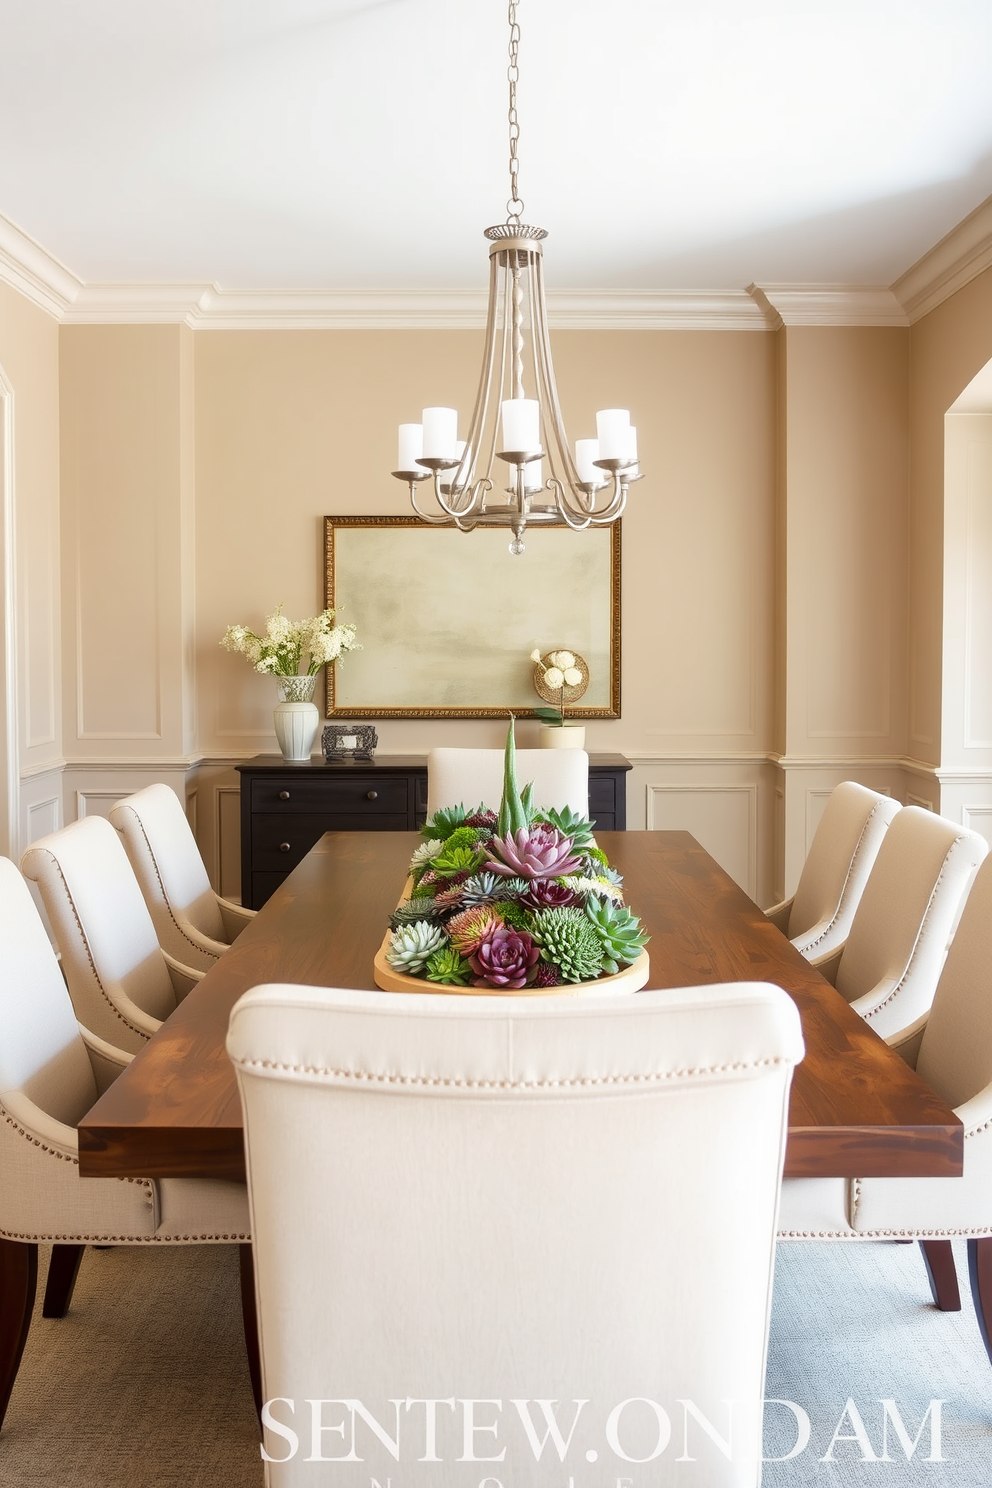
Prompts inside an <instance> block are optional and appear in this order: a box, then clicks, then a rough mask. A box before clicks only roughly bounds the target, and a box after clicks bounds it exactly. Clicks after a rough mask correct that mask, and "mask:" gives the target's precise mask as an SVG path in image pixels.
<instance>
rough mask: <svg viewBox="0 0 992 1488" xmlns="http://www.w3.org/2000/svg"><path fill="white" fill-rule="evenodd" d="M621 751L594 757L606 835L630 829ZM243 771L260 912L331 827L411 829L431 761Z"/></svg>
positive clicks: (593, 785)
mask: <svg viewBox="0 0 992 1488" xmlns="http://www.w3.org/2000/svg"><path fill="white" fill-rule="evenodd" d="M630 768H631V766H630V761H629V760H626V759H624V757H623V755H622V754H591V755H590V756H589V815H590V817H591V819H592V820H593V822H595V824H596V826H598V827H599V829H600V831H601V832H618V831H625V830H626V827H627V771H628V770H629V769H630ZM238 771H239V773H240V775H241V898H242V902H243V903H244V904H247V905H248V907H249V908H250V909H260V908H261V907H262V905H263V904H264V903H265V901H266V899H268V898H269V896H270V895H271V894H273V893H275V891H276V889H277V888H278V887H279V885H280V884H281V883H282V881H283V879H284V878H285V877H286V875H287V874H288V873H290V872H291V870H292V869H293V868H295V867H296V865H297V863H299V862H301V861H302V860H303V858H304V857H305V856H306V854H307V853H308V852H309V851H310V849H311V848H312V847H313V845H314V843H315V842H316V841H317V839H318V838H319V837H322V836H323V834H324V833H325V832H375V831H378V832H407V831H412V830H414V829H416V828H417V827H419V826H420V825H421V823H422V822H423V821H424V820H425V818H426V816H427V760H426V757H425V756H424V755H417V754H393V755H384V756H383V758H382V759H377V760H373V761H372V763H371V764H368V763H364V762H363V763H361V764H331V765H329V764H326V763H325V762H324V761H323V760H321V759H310V760H306V761H303V762H301V763H300V764H289V763H288V762H287V761H286V760H284V759H281V758H280V757H279V755H277V754H258V755H256V756H255V758H254V759H250V760H245V761H244V763H243V764H240V765H238Z"/></svg>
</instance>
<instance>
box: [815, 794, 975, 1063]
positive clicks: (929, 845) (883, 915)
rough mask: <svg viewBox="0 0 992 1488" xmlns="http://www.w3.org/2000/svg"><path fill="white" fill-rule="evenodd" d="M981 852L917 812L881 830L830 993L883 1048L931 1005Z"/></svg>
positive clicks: (968, 834) (954, 829) (964, 834)
mask: <svg viewBox="0 0 992 1488" xmlns="http://www.w3.org/2000/svg"><path fill="white" fill-rule="evenodd" d="M987 852H988V844H987V843H986V841H985V839H984V838H983V837H980V836H979V835H978V833H977V832H972V831H969V830H968V829H967V828H966V827H960V826H958V825H957V824H956V823H954V822H951V821H947V820H946V819H945V818H944V817H942V816H935V815H934V813H933V812H931V811H924V810H922V809H921V808H920V807H919V806H906V807H905V808H904V809H903V810H902V811H900V812H899V814H898V815H897V816H896V818H895V820H894V821H893V822H892V825H891V826H890V827H889V829H888V831H887V833H886V834H885V838H884V840H883V842H882V845H881V847H880V848H879V851H878V857H877V858H876V859H875V866H874V868H873V869H872V871H871V873H870V875H869V877H868V883H867V884H866V886H865V891H864V894H863V895H862V897H861V903H860V904H859V906H858V910H857V913H856V914H855V916H854V923H853V924H852V926H851V933H850V935H849V936H848V939H847V944H846V945H845V947H844V950H843V953H842V955H841V957H840V960H839V964H838V966H837V970H836V975H835V978H834V985H835V986H836V988H837V990H838V992H840V993H842V994H843V995H844V996H845V997H846V998H847V1000H848V1002H850V1003H851V1004H852V1005H853V1006H854V1007H855V1008H856V1009H857V1011H858V1012H859V1013H860V1014H861V1016H862V1017H863V1018H865V1019H867V1021H868V1022H869V1023H870V1024H871V1026H872V1028H874V1029H875V1031H876V1033H878V1034H880V1035H881V1037H882V1038H884V1039H887V1040H888V1042H890V1043H895V1042H898V1041H900V1040H901V1039H902V1038H904V1037H905V1036H906V1034H907V1031H908V1030H909V1029H911V1028H912V1027H913V1025H915V1024H916V1023H917V1022H918V1020H919V1019H920V1018H923V1017H925V1016H926V1015H927V1014H928V1012H929V1010H930V1005H931V1003H932V1002H933V995H934V991H935V989H936V986H937V980H938V978H939V976H940V973H941V969H942V968H943V965H944V957H945V955H946V953H947V946H948V942H949V940H950V938H951V935H952V933H953V931H954V927H955V924H956V922H957V918H958V914H959V912H960V909H961V904H962V900H963V898H964V896H965V894H966V893H967V891H968V888H969V886H970V884H971V882H972V879H973V878H974V876H975V870H976V869H977V867H978V865H979V864H980V863H981V861H982V859H983V858H984V857H985V855H986V853H987Z"/></svg>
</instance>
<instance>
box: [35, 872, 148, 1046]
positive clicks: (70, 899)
mask: <svg viewBox="0 0 992 1488" xmlns="http://www.w3.org/2000/svg"><path fill="white" fill-rule="evenodd" d="M48 856H49V857H50V858H51V860H52V862H53V863H54V864H55V867H56V869H57V870H58V875H59V878H60V879H61V880H62V883H63V885H64V887H65V895H66V899H67V900H68V902H69V908H70V909H71V910H72V917H73V919H74V920H75V922H76V925H77V928H78V930H79V934H80V936H81V937H82V942H83V945H84V946H85V948H86V959H87V961H88V962H89V963H90V970H91V971H92V973H93V979H94V981H95V982H96V984H97V986H98V987H99V989H100V994H101V996H102V997H103V999H104V1001H105V1002H106V1004H107V1006H108V1007H109V1008H110V1010H111V1012H112V1013H113V1014H114V1016H115V1017H116V1018H118V1019H120V1021H121V1022H122V1023H123V1024H124V1027H125V1028H129V1029H130V1030H131V1032H132V1033H136V1034H138V1036H139V1037H140V1038H143V1039H147V1038H148V1037H149V1035H148V1034H147V1033H146V1032H145V1030H144V1029H143V1028H139V1027H138V1026H137V1025H136V1024H135V1023H132V1022H131V1020H130V1018H127V1017H125V1015H124V1014H123V1013H122V1012H121V1010H120V1008H119V1007H118V1006H117V1004H116V1003H115V1002H114V1001H113V999H112V998H111V997H110V996H109V995H108V993H107V990H106V988H105V987H104V985H103V982H102V981H101V980H100V974H99V972H98V971H97V969H96V966H95V965H94V964H93V956H92V954H91V952H90V943H89V941H88V940H87V939H86V931H85V930H84V929H83V926H82V921H81V920H80V918H79V916H78V914H77V913H76V905H75V902H74V900H73V897H72V894H71V893H70V891H69V885H68V884H67V883H66V881H65V874H64V873H63V872H62V864H61V863H60V862H59V860H58V858H57V857H56V856H55V854H54V853H48ZM149 1016H151V1015H150V1014H149Z"/></svg>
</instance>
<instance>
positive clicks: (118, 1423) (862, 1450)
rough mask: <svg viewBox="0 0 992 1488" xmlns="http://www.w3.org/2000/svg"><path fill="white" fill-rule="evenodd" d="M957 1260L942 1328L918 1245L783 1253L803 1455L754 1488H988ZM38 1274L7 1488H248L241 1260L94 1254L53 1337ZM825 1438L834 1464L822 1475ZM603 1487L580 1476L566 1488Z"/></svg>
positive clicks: (774, 1428) (778, 1425)
mask: <svg viewBox="0 0 992 1488" xmlns="http://www.w3.org/2000/svg"><path fill="white" fill-rule="evenodd" d="M957 1260H958V1274H959V1278H960V1280H961V1282H962V1284H963V1286H962V1290H963V1294H964V1295H963V1299H962V1300H963V1307H962V1311H961V1312H960V1313H940V1312H938V1311H937V1310H936V1309H935V1308H934V1307H933V1305H932V1304H931V1301H930V1293H929V1289H928V1287H927V1281H926V1276H925V1273H924V1270H923V1261H922V1258H921V1256H920V1253H919V1249H918V1247H917V1246H915V1245H888V1244H885V1245H798V1244H797V1245H787V1246H783V1247H781V1248H780V1251H779V1256H778V1264H777V1270H776V1285H775V1311H774V1318H773V1323H772V1337H771V1348H770V1352H769V1362H768V1385H767V1391H766V1393H767V1395H768V1396H769V1397H770V1398H771V1397H775V1398H778V1399H780V1400H786V1401H789V1402H791V1404H792V1405H793V1406H795V1407H798V1408H799V1410H800V1411H804V1412H805V1413H806V1416H807V1417H808V1419H809V1424H810V1438H809V1444H808V1446H806V1447H805V1449H804V1450H803V1451H802V1452H800V1453H799V1454H798V1455H797V1456H795V1457H794V1458H793V1459H792V1460H791V1461H786V1462H772V1463H769V1464H768V1465H767V1466H766V1468H765V1477H764V1482H765V1488H869V1485H870V1488H989V1484H990V1483H992V1368H990V1366H989V1363H988V1360H987V1358H986V1355H985V1350H984V1348H983V1346H982V1344H981V1341H980V1339H979V1336H978V1327H977V1324H976V1321H975V1315H974V1310H973V1308H972V1304H971V1297H970V1295H969V1293H968V1288H967V1267H966V1262H965V1254H964V1247H963V1245H962V1246H961V1247H960V1249H959V1253H958V1255H957ZM46 1268H47V1255H46V1256H43V1258H42V1263H41V1268H40V1274H41V1284H40V1286H39V1301H38V1312H37V1315H36V1318H35V1321H34V1323H33V1325H32V1330H31V1337H30V1338H29V1341H28V1347H27V1350H26V1353H25V1357H24V1363H23V1364H22V1366H21V1373H20V1376H19V1378H18V1382H17V1385H16V1387H15V1391H14V1395H13V1398H12V1400H11V1404H10V1409H9V1411H8V1414H7V1421H6V1424H5V1426H4V1430H3V1434H2V1436H0V1488H36V1485H37V1488H42V1485H44V1488H252V1485H256V1488H257V1485H260V1484H261V1482H262V1468H261V1463H260V1460H259V1455H258V1437H257V1433H256V1422H255V1415H254V1410H253V1406H252V1400H251V1389H250V1386H249V1382H248V1369H247V1365H246V1362H245V1354H244V1343H243V1337H242V1333H241V1306H240V1293H239V1287H238V1258H237V1250H236V1248H235V1247H234V1246H230V1247H228V1246H207V1245H204V1246H188V1247H182V1248H177V1249H175V1250H171V1251H169V1250H161V1251H151V1250H140V1249H127V1248H124V1247H122V1248H120V1249H116V1250H102V1251H94V1250H87V1252H86V1255H85V1257H84V1260H83V1266H82V1269H81V1271H80V1275H79V1281H78V1283H77V1285H76V1294H75V1297H74V1299H73V1305H72V1309H71V1311H70V1313H69V1316H68V1317H66V1318H64V1319H62V1320H60V1321H46V1320H45V1319H44V1318H42V1317H41V1316H40V1306H41V1292H42V1291H43V1289H44V1277H45V1274H46ZM934 1399H940V1400H942V1401H943V1402H944V1403H943V1405H942V1406H941V1432H940V1452H941V1456H942V1457H943V1458H944V1459H945V1460H943V1461H931V1460H929V1459H930V1457H931V1456H932V1453H933V1433H932V1429H931V1428H932V1416H931V1419H930V1422H929V1423H928V1424H927V1425H926V1426H925V1427H924V1430H923V1432H922V1433H921V1434H920V1439H919V1442H918V1444H917V1446H916V1447H915V1449H912V1441H913V1439H914V1438H915V1437H916V1435H917V1432H918V1430H919V1427H920V1423H921V1422H922V1421H923V1420H924V1417H925V1415H926V1412H927V1409H928V1407H929V1405H930V1402H931V1400H934ZM849 1400H850V1401H851V1402H852V1403H853V1406H854V1409H855V1411H856V1413H857V1419H856V1420H855V1418H854V1417H852V1415H851V1413H850V1412H849V1411H848V1409H847V1402H848V1401H849ZM883 1400H892V1401H894V1402H895V1406H896V1409H897V1410H898V1413H899V1419H900V1422H901V1424H902V1426H903V1429H904V1432H905V1435H906V1440H907V1443H908V1444H909V1446H910V1448H911V1449H912V1456H911V1458H910V1459H909V1460H907V1457H906V1451H905V1448H904V1447H903V1446H902V1445H901V1444H900V1441H899V1436H898V1433H897V1431H896V1430H895V1429H894V1427H893V1425H892V1422H891V1416H890V1419H889V1424H888V1425H887V1427H886V1439H887V1441H888V1449H889V1456H890V1459H891V1460H890V1461H883V1460H872V1458H871V1457H870V1456H868V1455H867V1454H868V1453H873V1454H874V1457H875V1459H879V1458H881V1456H882V1423H883V1416H884V1409H883V1406H882V1405H881V1402H882V1401H883ZM796 1422H797V1416H796V1414H795V1412H794V1411H793V1410H792V1409H791V1408H790V1407H783V1406H775V1407H770V1408H769V1412H768V1417H767V1427H766V1451H767V1453H768V1455H769V1456H771V1455H779V1456H782V1455H784V1454H785V1453H786V1452H788V1451H790V1450H791V1449H792V1448H793V1446H794V1445H795V1444H796V1429H797V1428H796ZM859 1426H860V1428H861V1431H862V1433H863V1436H862V1438H861V1439H860V1440H859V1433H858V1427H859ZM835 1436H836V1437H837V1440H836V1441H835V1442H834V1445H833V1448H832V1450H831V1451H830V1455H831V1457H832V1459H833V1460H831V1461H826V1462H824V1461H822V1460H820V1459H822V1458H823V1457H824V1456H825V1455H826V1454H827V1452H828V1449H830V1443H831V1440H832V1438H834V1437H835ZM645 1471H646V1470H642V1472H641V1476H642V1477H643V1476H644V1472H645ZM676 1471H677V1470H676ZM654 1480H655V1478H654V1475H652V1477H651V1481H654ZM565 1481H567V1479H565V1480H563V1483H564V1482H565ZM612 1481H613V1480H612V1479H611V1480H610V1482H609V1483H608V1484H607V1483H605V1481H604V1483H603V1484H602V1485H595V1484H592V1483H591V1482H587V1481H586V1479H585V1475H584V1474H583V1475H582V1477H580V1478H576V1488H612ZM644 1482H645V1485H646V1488H649V1480H648V1478H647V1477H644ZM563 1483H562V1484H561V1485H558V1484H557V1480H556V1488H563Z"/></svg>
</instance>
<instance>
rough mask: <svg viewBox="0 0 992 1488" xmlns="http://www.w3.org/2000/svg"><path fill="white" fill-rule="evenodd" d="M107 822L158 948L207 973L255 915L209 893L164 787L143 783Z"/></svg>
mask: <svg viewBox="0 0 992 1488" xmlns="http://www.w3.org/2000/svg"><path fill="white" fill-rule="evenodd" d="M110 822H111V825H112V826H113V827H115V828H116V829H117V831H118V832H119V833H120V835H121V839H122V841H123V843H124V848H125V851H126V852H127V855H128V859H129V861H130V864H131V867H132V868H133V869H134V876H135V878H136V879H137V880H138V885H139V887H140V889H141V892H142V895H143V896H144V900H145V903H146V905H147V906H148V912H149V914H150V915H151V917H152V924H153V925H154V926H155V933H156V934H157V936H158V943H159V945H160V946H161V947H162V949H163V950H165V951H168V952H169V955H170V956H174V957H175V959H176V960H177V961H180V962H182V963H183V964H184V965H186V966H193V967H197V968H198V969H199V970H200V971H209V970H210V968H211V966H213V965H214V963H215V962H216V961H217V959H218V957H220V956H222V955H223V954H224V952H225V951H226V950H228V949H229V948H230V945H231V942H232V941H233V940H234V939H235V938H236V937H237V936H238V935H240V933H241V931H242V930H243V929H244V928H245V926H246V925H247V924H248V923H249V922H250V921H251V920H253V919H254V917H255V911H254V910H253V909H242V907H241V905H240V904H232V903H231V902H230V901H229V900H227V899H222V898H221V897H220V895H219V894H215V893H214V891H213V889H212V888H211V887H210V880H209V879H208V878H207V870H206V868H205V867H204V866H203V859H202V858H201V857H200V850H199V848H198V847H197V845H196V838H195V837H194V836H193V832H192V830H191V828H190V824H189V822H188V820H187V818H186V813H185V811H184V810H183V808H182V804H181V803H180V800H179V797H178V796H177V795H176V793H175V791H174V790H170V788H169V787H168V786H167V785H149V786H146V787H145V789H144V790H140V791H137V792H136V793H135V794H134V795H133V796H127V797H125V799H124V800H123V801H118V802H117V804H116V805H115V806H114V807H113V809H112V810H111V813H110Z"/></svg>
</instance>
